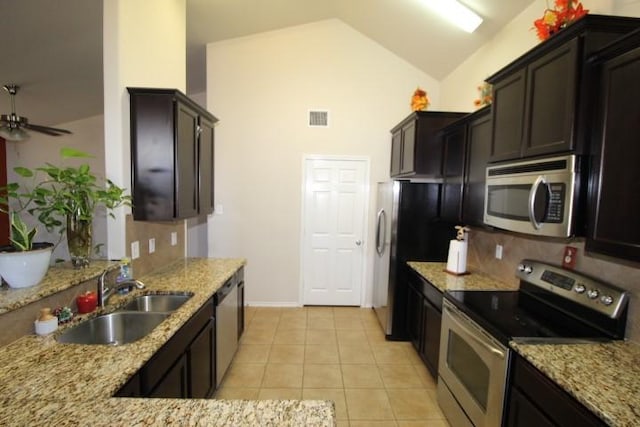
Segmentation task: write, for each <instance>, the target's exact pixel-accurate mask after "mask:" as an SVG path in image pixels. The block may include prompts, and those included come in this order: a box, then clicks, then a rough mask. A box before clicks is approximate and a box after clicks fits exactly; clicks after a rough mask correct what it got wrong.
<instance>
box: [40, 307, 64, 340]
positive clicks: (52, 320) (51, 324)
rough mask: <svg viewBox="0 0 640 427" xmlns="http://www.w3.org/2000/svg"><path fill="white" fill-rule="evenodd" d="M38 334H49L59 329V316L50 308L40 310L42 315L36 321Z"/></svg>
mask: <svg viewBox="0 0 640 427" xmlns="http://www.w3.org/2000/svg"><path fill="white" fill-rule="evenodd" d="M35 328H36V334H38V335H47V334H50V333H51V332H54V331H55V330H56V329H58V318H57V317H56V316H54V315H53V314H51V309H50V308H43V309H41V310H40V316H38V319H37V320H36V321H35Z"/></svg>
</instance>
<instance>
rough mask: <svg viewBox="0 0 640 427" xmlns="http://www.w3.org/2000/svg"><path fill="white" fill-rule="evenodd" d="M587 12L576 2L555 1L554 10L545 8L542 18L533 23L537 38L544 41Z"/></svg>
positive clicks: (571, 0)
mask: <svg viewBox="0 0 640 427" xmlns="http://www.w3.org/2000/svg"><path fill="white" fill-rule="evenodd" d="M588 12H589V10H587V9H585V8H584V7H583V6H582V3H580V2H579V1H577V0H555V2H554V8H553V9H549V8H547V9H546V10H545V11H544V14H543V15H542V18H540V19H536V20H535V21H533V26H534V28H535V30H536V33H537V35H538V38H539V39H540V40H543V41H544V40H546V39H548V38H549V37H550V36H552V35H553V34H555V33H557V32H558V31H560V30H561V29H563V28H564V27H566V26H567V25H569V24H570V23H572V22H573V21H576V20H578V19H580V18H582V17H583V16H584V15H586V14H587V13H588Z"/></svg>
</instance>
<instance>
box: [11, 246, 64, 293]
mask: <svg viewBox="0 0 640 427" xmlns="http://www.w3.org/2000/svg"><path fill="white" fill-rule="evenodd" d="M40 245H41V246H42V245H44V244H40ZM47 245H48V246H47V247H44V248H42V249H35V250H32V251H27V252H0V276H2V278H3V279H4V281H5V282H7V283H8V284H9V286H10V287H12V288H27V287H29V286H35V285H37V284H38V283H40V282H41V281H42V279H43V278H44V276H45V274H47V270H48V269H49V262H50V261H51V252H53V245H52V244H50V243H48V244H47Z"/></svg>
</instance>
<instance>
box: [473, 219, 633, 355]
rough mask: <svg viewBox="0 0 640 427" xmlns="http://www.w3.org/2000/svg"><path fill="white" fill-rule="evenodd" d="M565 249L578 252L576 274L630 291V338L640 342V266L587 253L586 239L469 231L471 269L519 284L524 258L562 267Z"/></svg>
mask: <svg viewBox="0 0 640 427" xmlns="http://www.w3.org/2000/svg"><path fill="white" fill-rule="evenodd" d="M496 245H502V246H503V256H502V259H496V258H495V252H496ZM565 246H572V247H575V248H577V249H578V253H577V258H576V266H575V270H576V271H579V272H581V273H584V274H587V275H589V276H592V277H595V278H598V279H600V280H602V281H603V282H607V283H610V284H612V285H615V286H618V287H620V288H623V289H626V290H628V291H630V293H631V301H630V307H629V315H628V320H627V332H626V336H627V338H628V339H629V340H631V341H634V342H637V343H640V263H631V262H627V261H622V260H616V259H613V258H606V257H603V256H599V255H598V254H586V253H585V250H584V239H567V240H558V239H554V240H549V239H543V238H537V237H528V236H522V235H516V234H512V233H506V232H500V231H487V230H477V229H474V230H471V231H470V232H469V254H468V263H469V266H470V268H471V270H474V269H475V270H480V271H482V272H483V273H485V274H488V275H489V276H492V277H495V278H496V279H498V280H501V281H503V282H508V283H518V280H517V279H516V277H515V269H516V266H517V265H518V263H519V262H520V261H521V260H522V259H525V258H530V259H535V260H540V261H545V262H548V263H550V264H556V265H561V264H562V256H563V254H564V249H565Z"/></svg>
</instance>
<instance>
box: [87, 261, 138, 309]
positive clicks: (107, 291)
mask: <svg viewBox="0 0 640 427" xmlns="http://www.w3.org/2000/svg"><path fill="white" fill-rule="evenodd" d="M107 273H108V271H107V270H105V271H103V272H102V274H101V275H100V277H99V278H98V305H99V306H100V307H104V306H105V305H106V304H107V300H108V299H109V298H110V297H111V295H113V293H114V292H116V291H119V290H121V289H125V288H128V289H129V290H131V289H132V288H133V287H135V288H137V289H144V288H145V284H144V283H142V282H141V281H140V280H137V279H129V280H125V281H124V282H119V283H116V284H115V285H114V286H112V287H110V288H109V287H107V285H106V283H105V282H106V280H105V279H106V277H107Z"/></svg>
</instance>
